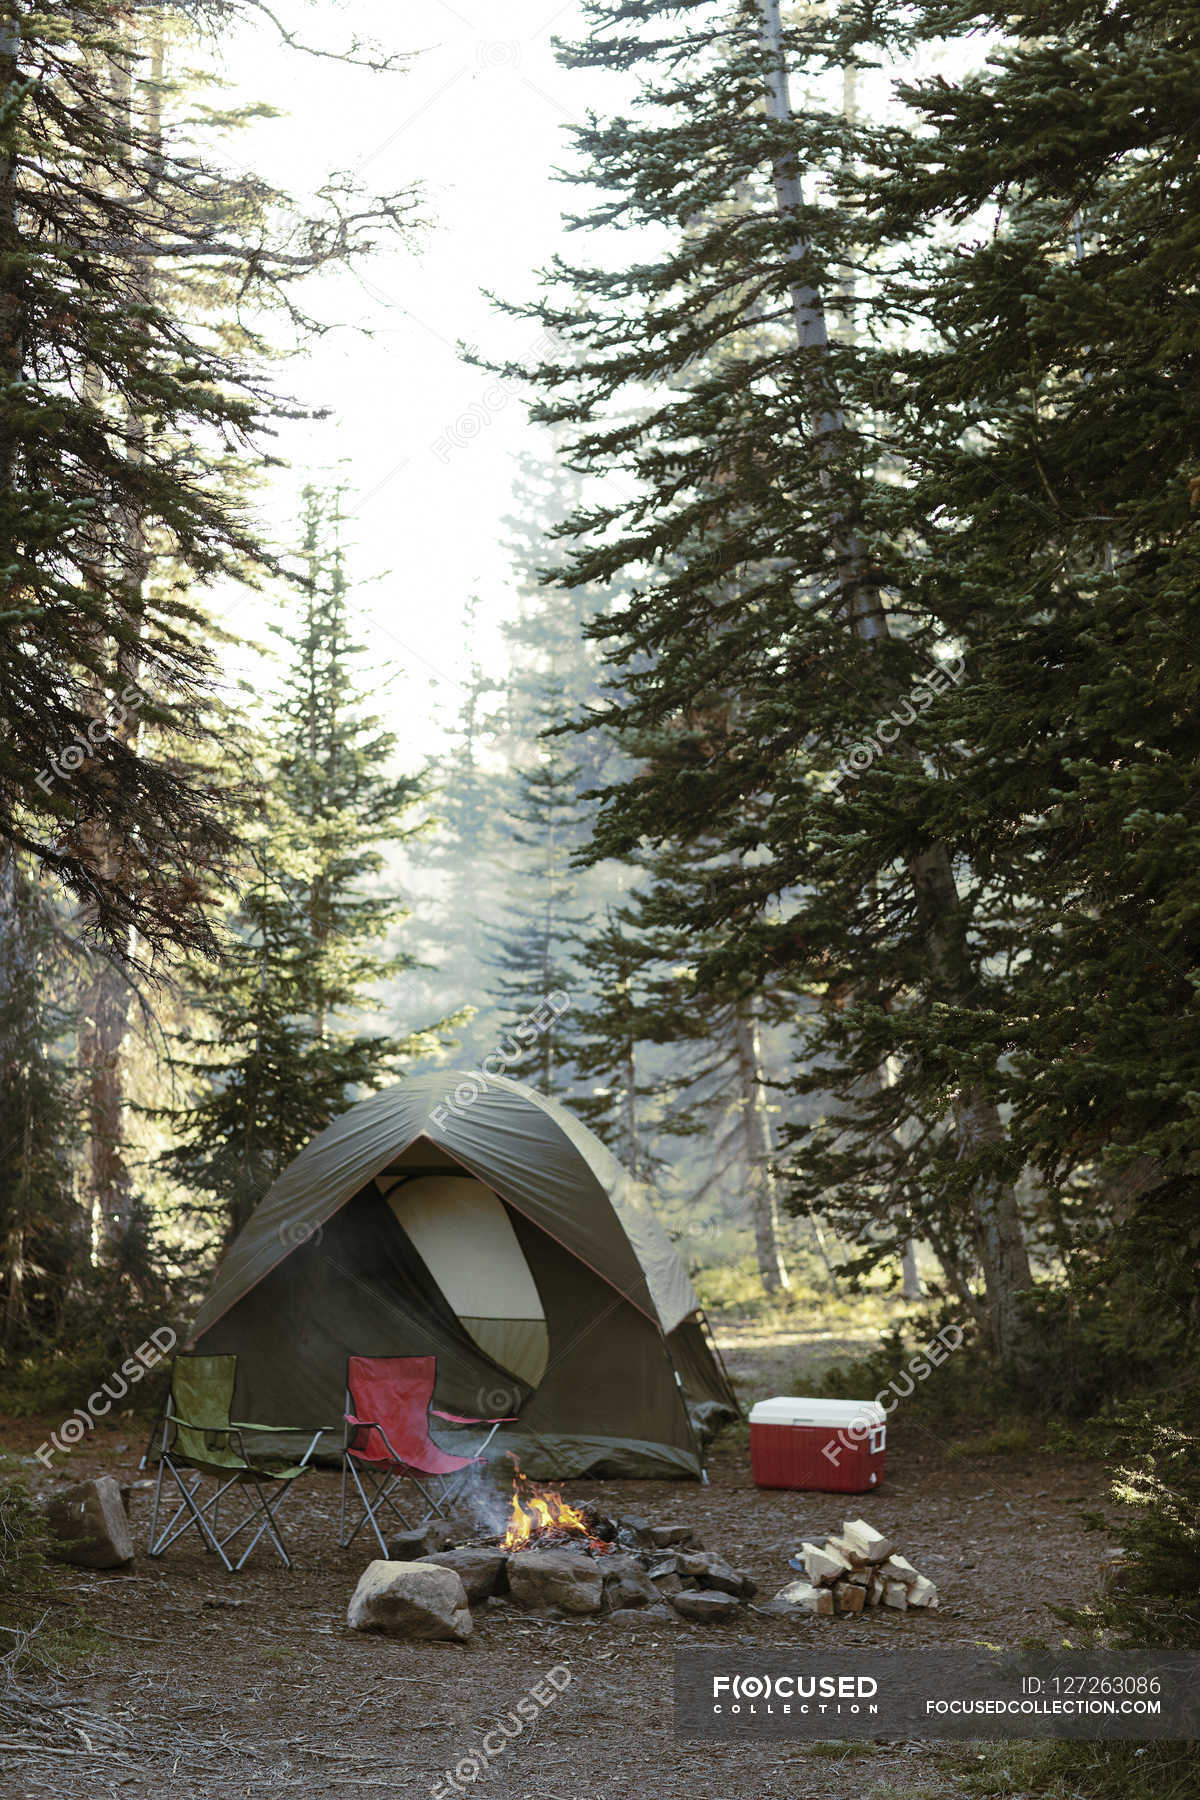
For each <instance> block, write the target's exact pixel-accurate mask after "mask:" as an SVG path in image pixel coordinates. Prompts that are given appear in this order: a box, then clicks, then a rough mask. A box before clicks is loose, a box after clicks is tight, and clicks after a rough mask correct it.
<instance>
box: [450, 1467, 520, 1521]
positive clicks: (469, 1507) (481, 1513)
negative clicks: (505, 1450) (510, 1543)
mask: <svg viewBox="0 0 1200 1800" xmlns="http://www.w3.org/2000/svg"><path fill="white" fill-rule="evenodd" d="M510 1454H511V1452H510ZM515 1461H516V1458H515V1457H514V1458H513V1462H514V1463H515ZM454 1507H455V1511H456V1512H460V1513H465V1514H466V1515H468V1516H469V1518H470V1520H471V1523H472V1524H473V1525H474V1527H475V1529H476V1531H477V1532H478V1533H479V1534H480V1536H487V1537H502V1536H503V1534H504V1532H505V1530H506V1529H507V1526H508V1515H509V1512H510V1511H511V1508H512V1471H511V1469H510V1466H509V1463H508V1460H507V1458H504V1459H498V1460H497V1461H495V1462H491V1463H475V1464H473V1465H472V1467H471V1468H469V1469H467V1470H466V1471H465V1473H464V1475H463V1478H462V1481H461V1483H460V1484H459V1485H458V1486H457V1487H456V1489H455V1492H454Z"/></svg>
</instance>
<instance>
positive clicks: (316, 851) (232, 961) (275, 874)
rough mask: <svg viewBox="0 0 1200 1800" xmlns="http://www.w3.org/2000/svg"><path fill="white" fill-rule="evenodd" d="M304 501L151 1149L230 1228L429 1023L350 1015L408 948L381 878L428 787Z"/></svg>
mask: <svg viewBox="0 0 1200 1800" xmlns="http://www.w3.org/2000/svg"><path fill="white" fill-rule="evenodd" d="M306 506H307V513H306V519H305V532H304V540H303V545H302V558H303V564H304V574H303V580H302V582H301V584H300V594H301V604H300V606H299V608H298V609H297V611H298V618H297V621H296V623H295V624H294V625H292V626H290V627H283V628H281V630H280V636H281V638H282V639H283V641H284V643H285V645H286V648H287V665H286V669H285V674H284V680H283V685H282V688H281V690H280V692H279V694H278V695H277V696H276V698H275V699H274V701H273V702H272V703H271V705H270V706H269V708H268V710H267V713H266V717H265V719H264V722H263V730H262V736H261V738H260V740H259V745H258V750H259V766H258V768H257V770H256V771H255V773H254V775H253V777H252V779H251V782H250V783H249V784H248V791H247V794H246V801H247V806H246V813H247V816H246V819H245V822H244V824H243V827H242V829H243V833H244V835H245V837H246V838H247V840H248V842H249V845H250V848H251V854H252V867H251V868H249V869H248V870H247V871H246V874H245V887H244V890H243V893H242V896H241V902H240V907H239V910H238V912H237V914H236V915H235V917H234V918H233V919H232V921H231V928H230V932H229V936H228V939H227V942H226V944H225V946H224V948H223V953H222V956H221V958H220V959H219V961H217V962H216V963H213V964H209V965H203V966H198V967H197V969H196V971H195V975H194V982H195V999H196V1003H197V1005H198V1008H199V1010H200V1019H201V1021H202V1025H201V1029H195V1028H191V1029H189V1030H187V1031H186V1032H185V1033H184V1034H183V1037H182V1046H183V1049H184V1051H185V1055H186V1060H185V1061H184V1068H185V1069H186V1072H187V1075H188V1076H189V1078H190V1080H191V1081H192V1082H193V1083H194V1084H195V1085H196V1097H195V1099H194V1100H193V1101H192V1102H190V1103H189V1104H186V1105H183V1106H179V1107H177V1108H175V1109H173V1110H172V1111H171V1112H170V1114H169V1116H170V1118H171V1121H172V1123H173V1125H174V1128H175V1131H176V1133H177V1137H178V1142H177V1143H176V1145H175V1146H174V1147H173V1148H171V1149H170V1150H168V1151H167V1152H166V1153H165V1154H164V1156H163V1158H162V1164H163V1166H164V1167H165V1168H166V1169H167V1170H168V1171H169V1172H170V1173H171V1174H172V1175H174V1176H175V1177H176V1178H177V1179H179V1180H181V1181H183V1182H184V1183H186V1184H187V1185H188V1186H189V1187H190V1188H191V1189H192V1190H193V1192H199V1193H200V1194H204V1195H209V1196H211V1197H212V1199H213V1200H214V1201H215V1202H216V1203H217V1207H218V1209H219V1211H220V1214H221V1216H222V1217H223V1219H224V1220H225V1221H226V1222H227V1224H228V1225H230V1226H232V1227H233V1228H235V1229H236V1228H237V1227H238V1226H240V1225H241V1224H242V1223H244V1221H245V1219H246V1218H247V1217H248V1215H249V1213H250V1211H251V1209H252V1208H253V1206H254V1204H255V1202H256V1201H257V1200H258V1199H259V1198H260V1197H261V1195H262V1194H263V1193H264V1192H265V1191H266V1189H267V1188H268V1187H270V1185H271V1183H272V1182H273V1181H274V1180H275V1178H276V1177H277V1176H278V1175H279V1174H280V1173H281V1171H282V1170H283V1169H284V1168H285V1167H286V1165H287V1164H288V1162H290V1161H291V1159H292V1158H293V1157H294V1156H295V1155H296V1154H297V1152H298V1151H299V1150H300V1149H301V1148H302V1147H303V1145H304V1144H306V1143H307V1142H308V1140H309V1139H310V1138H311V1137H313V1136H314V1135H315V1134H316V1133H317V1132H318V1131H320V1130H322V1129H323V1127H324V1126H326V1125H327V1124H328V1123H329V1121H330V1120H331V1119H332V1118H333V1117H334V1116H335V1115H336V1114H337V1113H339V1112H341V1111H343V1110H344V1108H345V1107H346V1106H347V1105H348V1104H349V1103H350V1101H351V1100H352V1099H354V1098H356V1097H358V1096H359V1095H361V1093H362V1092H363V1091H369V1090H371V1089H373V1088H376V1087H378V1086H379V1085H380V1084H381V1083H382V1082H384V1081H386V1080H387V1079H389V1078H394V1077H395V1075H396V1074H397V1073H398V1065H399V1061H400V1059H401V1058H402V1057H404V1056H407V1055H409V1054H411V1053H412V1052H413V1051H414V1050H417V1049H419V1048H424V1047H426V1046H427V1045H428V1044H429V1043H431V1042H432V1041H434V1040H433V1039H432V1037H431V1036H430V1035H428V1034H427V1035H421V1034H413V1035H412V1036H409V1037H405V1038H398V1037H393V1036H390V1035H388V1034H386V1033H380V1032H371V1033H368V1032H364V1031H363V1030H362V1029H361V1027H360V1021H361V1018H362V1015H363V1014H364V1013H367V1012H369V1011H371V1010H372V1009H373V1008H374V1007H376V1006H377V1005H378V999H377V993H378V988H379V985H380V983H382V982H383V981H384V980H385V979H387V978H388V977H392V976H395V975H397V974H400V973H402V972H403V971H404V970H405V969H407V968H409V967H410V966H411V959H410V958H409V957H408V956H407V955H406V954H404V953H403V952H400V951H395V950H392V949H391V948H390V944H388V943H387V940H388V939H389V936H390V934H391V933H392V932H393V931H394V930H395V929H397V928H398V927H399V926H400V925H401V923H402V922H403V920H404V919H405V917H406V916H407V909H406V908H405V906H404V905H403V904H402V902H401V901H400V900H399V899H398V898H397V897H396V896H395V895H393V894H389V893H387V892H381V891H380V890H379V889H378V887H377V886H376V883H377V879H378V877H379V876H380V874H381V872H382V869H383V854H382V846H383V845H384V844H389V843H395V842H397V841H400V840H403V839H404V838H406V837H408V836H409V835H411V833H412V831H413V830H414V829H417V828H418V827H417V826H415V825H414V824H413V822H412V821H411V818H410V815H411V813H412V812H413V810H414V808H415V807H416V805H417V803H418V801H419V800H420V799H421V797H422V793H423V789H422V784H421V783H420V781H418V780H417V779H415V778H412V777H408V776H396V775H395V774H393V773H392V772H391V769H390V764H391V761H392V757H393V752H394V745H395V739H394V737H393V735H392V734H391V733H390V732H389V731H387V730H386V729H385V728H384V726H383V725H382V724H381V722H380V720H379V719H378V718H376V717H373V716H372V715H371V714H370V713H369V712H368V711H367V710H365V709H366V706H367V703H368V699H369V696H368V695H367V694H364V692H363V690H362V686H361V681H362V677H361V673H360V671H361V657H362V650H361V646H359V645H357V644H356V643H355V642H354V641H353V637H352V634H351V627H350V617H349V604H348V587H347V576H346V571H345V564H344V556H343V551H342V545H341V539H340V527H339V523H338V516H337V505H336V499H335V500H334V501H332V502H331V501H330V500H329V499H328V498H324V497H322V496H319V495H317V494H316V493H313V492H310V493H309V494H308V495H307V496H306ZM434 1029H436V1028H431V1032H432V1031H433V1030H434Z"/></svg>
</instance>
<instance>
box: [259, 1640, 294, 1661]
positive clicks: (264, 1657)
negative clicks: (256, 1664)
mask: <svg viewBox="0 0 1200 1800" xmlns="http://www.w3.org/2000/svg"><path fill="white" fill-rule="evenodd" d="M258 1657H259V1661H260V1662H268V1663H279V1662H290V1661H291V1660H292V1652H291V1651H290V1650H288V1649H287V1648H286V1647H285V1646H284V1645H283V1644H264V1645H263V1647H262V1649H261V1650H260V1651H259V1653H258Z"/></svg>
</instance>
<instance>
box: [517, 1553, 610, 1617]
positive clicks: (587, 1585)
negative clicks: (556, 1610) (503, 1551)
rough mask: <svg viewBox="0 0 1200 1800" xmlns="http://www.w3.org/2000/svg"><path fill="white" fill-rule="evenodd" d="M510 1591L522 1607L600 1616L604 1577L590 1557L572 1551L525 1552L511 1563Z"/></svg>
mask: <svg viewBox="0 0 1200 1800" xmlns="http://www.w3.org/2000/svg"><path fill="white" fill-rule="evenodd" d="M508 1590H509V1593H510V1594H511V1595H512V1597H513V1599H514V1600H515V1601H516V1603H517V1605H518V1606H530V1607H534V1606H557V1607H560V1608H561V1609H562V1611H563V1612H565V1613H598V1612H599V1611H600V1607H601V1603H602V1599H603V1594H604V1577H603V1575H602V1574H601V1572H600V1567H599V1565H598V1564H597V1563H595V1562H593V1561H592V1559H591V1557H590V1556H585V1555H583V1554H582V1553H581V1552H578V1551H572V1550H524V1551H522V1552H521V1553H520V1554H519V1555H517V1556H510V1557H509V1559H508Z"/></svg>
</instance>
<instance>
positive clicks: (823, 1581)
mask: <svg viewBox="0 0 1200 1800" xmlns="http://www.w3.org/2000/svg"><path fill="white" fill-rule="evenodd" d="M800 1560H801V1562H802V1563H803V1564H804V1573H805V1574H806V1575H807V1576H808V1579H809V1580H810V1581H812V1582H816V1583H817V1584H818V1585H822V1586H827V1585H829V1584H830V1583H832V1582H835V1581H838V1580H840V1579H841V1577H842V1576H843V1575H848V1574H849V1573H850V1564H849V1563H848V1562H847V1561H846V1559H845V1557H844V1556H839V1555H838V1553H837V1551H836V1550H822V1549H821V1547H820V1545H819V1544H807V1543H806V1544H801V1546H800Z"/></svg>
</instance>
